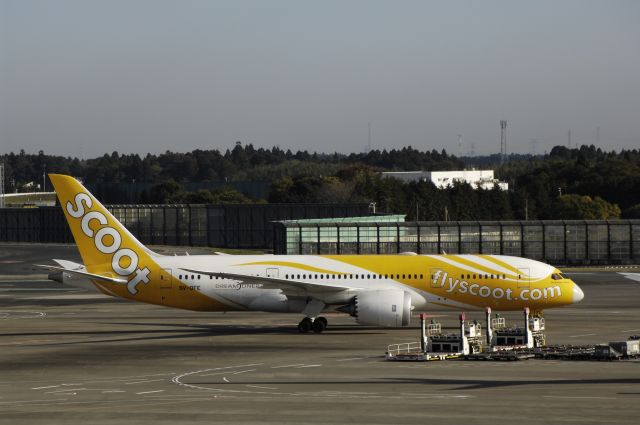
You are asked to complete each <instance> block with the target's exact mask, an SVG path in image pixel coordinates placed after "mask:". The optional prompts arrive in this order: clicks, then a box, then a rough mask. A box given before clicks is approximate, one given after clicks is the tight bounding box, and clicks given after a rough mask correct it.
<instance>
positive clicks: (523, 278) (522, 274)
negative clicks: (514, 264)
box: [518, 269, 530, 288]
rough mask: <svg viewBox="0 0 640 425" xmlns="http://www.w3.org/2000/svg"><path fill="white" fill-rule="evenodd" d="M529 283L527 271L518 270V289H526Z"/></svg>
mask: <svg viewBox="0 0 640 425" xmlns="http://www.w3.org/2000/svg"><path fill="white" fill-rule="evenodd" d="M529 283H530V278H529V269H518V288H528V287H529Z"/></svg>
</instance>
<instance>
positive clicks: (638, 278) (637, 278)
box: [618, 273, 640, 282]
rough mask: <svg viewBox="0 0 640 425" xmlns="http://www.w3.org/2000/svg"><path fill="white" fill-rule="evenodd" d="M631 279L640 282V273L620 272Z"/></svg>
mask: <svg viewBox="0 0 640 425" xmlns="http://www.w3.org/2000/svg"><path fill="white" fill-rule="evenodd" d="M618 274H621V275H622V276H624V277H626V278H627V279H630V280H635V281H636V282H640V273H618Z"/></svg>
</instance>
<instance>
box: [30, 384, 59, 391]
mask: <svg viewBox="0 0 640 425" xmlns="http://www.w3.org/2000/svg"><path fill="white" fill-rule="evenodd" d="M59 386H60V385H49V386H48V387H34V388H31V389H32V390H45V389H47V388H57V387H59Z"/></svg>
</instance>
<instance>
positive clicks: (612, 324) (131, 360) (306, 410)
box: [0, 245, 640, 424]
mask: <svg viewBox="0 0 640 425" xmlns="http://www.w3.org/2000/svg"><path fill="white" fill-rule="evenodd" d="M7 249H11V250H12V253H8V252H7ZM74 249H75V248H70V247H64V246H57V247H56V246H53V247H52V246H35V247H34V246H25V245H23V246H20V247H15V248H14V247H7V246H6V245H5V246H0V261H5V262H4V263H1V262H0V275H3V276H4V278H3V280H0V326H2V328H1V331H0V423H1V424H5V423H7V424H39V423H43V424H44V423H46V424H56V423H64V424H70V423H92V424H103V423H105V424H106V423H122V424H133V423H143V424H165V423H167V424H168V423H172V424H175V423H249V424H281V423H292V424H298V423H318V424H344V423H349V424H351V423H363V424H365V423H366V424H371V423H381V424H382V423H383V424H400V423H402V424H406V423H447V424H450V423H462V422H464V423H473V424H485V423H486V424H489V423H491V424H495V423H513V422H514V421H518V422H522V423H534V424H537V423H540V424H542V423H545V424H546V423H559V422H570V423H636V422H637V418H638V417H639V416H640V361H634V360H631V361H619V362H586V361H572V362H567V361H549V360H528V361H520V362H472V361H458V360H456V361H445V362H429V363H399V362H398V363H395V362H387V361H385V360H384V352H385V349H386V346H387V345H388V344H392V343H399V342H410V341H417V340H418V329H417V324H418V321H417V320H414V322H413V324H414V326H413V327H412V328H409V329H382V328H371V327H360V326H357V325H356V324H355V322H354V321H353V320H352V319H351V318H349V317H345V316H342V315H327V318H328V319H329V328H327V330H326V331H325V332H324V333H323V334H319V335H316V334H304V335H303V334H299V333H298V332H297V330H296V326H295V325H296V324H297V322H298V320H299V319H300V318H299V317H298V316H296V315H284V314H265V313H227V314H223V313H195V312H188V311H180V310H172V309H167V308H163V307H155V306H150V305H144V304H135V303H130V302H126V301H122V300H117V299H113V298H109V297H106V296H102V295H97V294H92V293H88V292H82V291H78V290H75V289H72V288H65V287H62V286H61V285H59V284H57V283H55V282H49V281H40V280H34V276H36V277H37V274H33V273H39V272H37V271H34V270H32V269H31V268H30V266H29V265H30V264H33V263H34V262H37V261H46V259H48V258H52V257H55V258H66V259H71V260H73V259H74V257H73V255H77V251H75V254H74ZM65 254H68V256H65ZM16 255H18V257H16ZM16 258H18V259H16ZM33 260H37V261H33ZM7 261H13V262H12V263H8V262H7ZM16 261H20V262H16ZM571 277H572V278H573V279H574V280H575V281H576V282H577V283H578V284H580V285H581V287H582V288H583V290H584V292H585V299H584V301H583V302H582V303H580V304H578V305H575V306H571V307H567V308H562V309H556V310H549V311H547V312H546V314H545V317H546V319H547V340H548V342H549V343H551V344H559V343H571V344H592V343H600V342H608V341H615V340H624V339H626V338H627V337H629V335H632V334H640V281H638V280H633V279H630V278H629V277H627V276H625V275H622V274H619V273H616V272H609V273H601V272H593V273H590V272H581V273H576V274H573V275H571ZM630 277H637V275H631V276H630ZM458 313H459V312H457V311H451V310H441V309H438V310H434V311H433V312H431V314H432V315H433V317H434V318H435V319H436V320H439V321H441V322H442V323H443V325H444V326H445V327H448V328H450V329H451V330H452V331H453V330H454V328H455V327H456V326H457V315H458ZM467 317H468V318H471V319H479V320H482V319H483V314H482V313H481V312H467ZM505 317H507V320H508V322H510V323H516V322H519V321H520V317H521V314H519V313H510V314H505ZM414 319H415V318H414Z"/></svg>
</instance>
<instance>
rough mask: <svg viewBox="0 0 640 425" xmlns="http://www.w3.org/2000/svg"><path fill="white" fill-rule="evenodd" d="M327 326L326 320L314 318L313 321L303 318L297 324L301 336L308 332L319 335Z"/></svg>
mask: <svg viewBox="0 0 640 425" xmlns="http://www.w3.org/2000/svg"><path fill="white" fill-rule="evenodd" d="M328 324H329V323H328V322H327V319H325V318H324V317H316V318H315V320H312V319H311V318H310V317H305V318H304V319H302V320H301V321H300V323H298V331H300V333H303V334H304V333H307V332H309V331H313V332H315V333H317V334H319V333H321V332H322V331H324V330H325V329H326V328H327V325H328Z"/></svg>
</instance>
